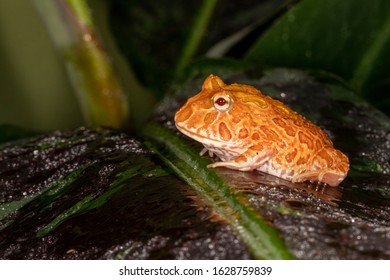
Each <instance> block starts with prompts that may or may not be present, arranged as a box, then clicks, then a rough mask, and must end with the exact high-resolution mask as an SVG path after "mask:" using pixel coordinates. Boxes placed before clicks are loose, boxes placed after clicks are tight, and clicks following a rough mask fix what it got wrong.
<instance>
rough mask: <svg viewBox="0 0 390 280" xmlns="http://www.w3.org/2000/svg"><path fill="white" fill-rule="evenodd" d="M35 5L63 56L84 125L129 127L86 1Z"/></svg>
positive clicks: (115, 78)
mask: <svg viewBox="0 0 390 280" xmlns="http://www.w3.org/2000/svg"><path fill="white" fill-rule="evenodd" d="M35 5H36V7H37V8H38V10H39V11H40V12H41V15H42V17H43V19H44V21H45V23H46V26H47V28H48V30H49V32H50V34H51V36H52V38H53V41H54V42H55V44H56V45H57V47H58V49H59V51H60V53H61V55H62V56H63V60H64V63H65V66H66V70H67V73H68V75H69V77H70V80H71V82H72V84H73V86H74V88H75V91H76V93H77V97H78V100H79V104H80V107H81V110H82V112H83V115H84V118H85V121H86V122H87V124H88V125H92V126H108V127H114V128H120V129H126V128H128V126H129V106H128V102H127V96H126V95H125V92H124V90H123V87H122V84H121V82H120V80H119V78H118V75H117V73H116V71H115V70H114V65H113V63H112V59H111V57H110V56H109V54H108V53H107V51H106V50H105V48H104V47H103V43H102V42H101V40H100V38H99V36H98V34H97V32H96V28H95V24H94V21H93V18H92V16H91V12H90V10H89V7H88V5H87V2H86V0H53V1H41V0H35Z"/></svg>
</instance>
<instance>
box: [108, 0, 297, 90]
mask: <svg viewBox="0 0 390 280" xmlns="http://www.w3.org/2000/svg"><path fill="white" fill-rule="evenodd" d="M284 2H290V1H286V0H267V1H261V2H259V1H256V0H249V1H244V2H233V1H228V0H219V1H215V0H212V1H209V0H204V1H186V2H183V1H181V0H169V1H168V0H162V1H159V2H158V3H157V2H156V1H153V0H144V1H124V0H114V1H111V3H112V4H111V5H112V14H113V16H112V20H111V26H112V31H113V33H114V35H115V37H116V39H117V42H118V45H119V47H120V49H121V50H122V52H123V54H124V55H125V56H126V58H127V60H128V62H129V64H130V66H131V67H132V68H133V69H134V70H135V72H136V75H137V76H138V79H139V80H140V81H141V82H142V84H144V85H145V86H147V87H148V88H151V89H152V90H153V91H154V92H155V93H156V94H158V95H159V96H162V95H163V94H164V93H165V92H166V86H167V85H169V84H170V82H171V81H172V79H173V78H174V76H175V75H176V74H181V70H183V69H185V67H186V66H187V65H188V64H189V63H190V62H191V61H193V60H195V59H199V58H203V57H204V56H221V55H222V54H224V53H226V52H228V51H229V49H230V48H231V47H232V46H234V45H235V44H237V43H238V42H240V41H241V40H243V38H244V37H245V36H246V35H247V34H248V33H249V32H250V31H251V30H253V29H254V28H255V27H258V26H259V25H260V24H261V23H264V19H268V18H269V16H270V14H274V13H275V11H277V10H278V9H279V6H280V5H282V3H284ZM156 23H158V24H156ZM232 36H233V37H232ZM226 39H228V40H226ZM220 43H221V44H220ZM240 49H246V47H245V48H243V47H241V48H240ZM209 51H210V52H209Z"/></svg>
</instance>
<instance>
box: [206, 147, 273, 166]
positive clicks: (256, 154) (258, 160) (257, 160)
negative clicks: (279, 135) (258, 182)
mask: <svg viewBox="0 0 390 280" xmlns="http://www.w3.org/2000/svg"><path fill="white" fill-rule="evenodd" d="M272 156H273V152H272V150H269V149H267V150H264V149H263V148H262V147H259V146H253V147H250V148H249V149H248V150H246V151H245V152H244V153H242V154H241V155H239V156H238V157H237V158H235V159H232V160H227V161H219V162H214V163H211V164H209V165H207V167H211V168H215V167H227V168H230V169H236V170H240V171H250V170H255V169H257V168H259V167H260V166H262V165H263V164H265V163H266V162H267V161H269V160H270V159H271V158H272Z"/></svg>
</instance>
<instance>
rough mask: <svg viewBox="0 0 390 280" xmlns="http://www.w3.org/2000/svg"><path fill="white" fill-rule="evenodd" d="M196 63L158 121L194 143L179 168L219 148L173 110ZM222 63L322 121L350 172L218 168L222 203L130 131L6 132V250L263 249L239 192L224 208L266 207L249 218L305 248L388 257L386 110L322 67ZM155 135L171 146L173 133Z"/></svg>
mask: <svg viewBox="0 0 390 280" xmlns="http://www.w3.org/2000/svg"><path fill="white" fill-rule="evenodd" d="M206 64H207V63H206ZM205 69H207V67H205ZM245 69H246V68H245ZM189 73H192V74H189V75H190V76H191V75H192V77H191V78H189V79H188V80H187V82H182V83H180V84H177V85H176V86H175V87H172V88H171V95H170V96H169V97H167V98H166V99H165V100H164V102H163V103H162V104H161V106H160V107H159V108H158V110H156V114H155V116H154V120H153V121H152V122H153V125H155V126H160V127H161V128H163V129H164V130H167V131H169V134H172V135H174V137H173V136H172V137H171V138H169V137H168V138H167V139H166V141H167V142H166V143H165V144H167V145H168V144H169V143H170V144H172V143H173V144H174V143H175V142H174V141H173V140H174V139H176V140H175V141H179V142H180V143H183V144H185V146H186V147H187V146H188V147H189V148H188V149H190V150H189V152H188V155H187V158H183V159H182V160H181V161H177V162H176V163H175V167H177V168H179V169H180V168H181V166H182V165H183V164H188V162H189V163H190V164H192V165H194V163H195V162H196V161H198V160H202V161H205V162H210V161H212V160H213V159H212V158H209V157H208V156H204V157H202V158H200V157H199V156H198V155H197V153H198V151H200V150H201V145H200V144H199V143H196V142H194V141H192V140H190V139H188V138H187V137H185V136H184V135H181V134H180V133H179V132H178V131H177V130H176V129H175V127H174V123H173V114H174V112H175V111H176V110H177V109H178V107H179V106H181V105H182V104H183V103H184V101H185V100H186V98H187V97H189V96H192V95H194V94H195V93H196V92H197V91H199V90H200V86H201V82H202V80H203V78H204V77H205V76H206V75H207V74H208V73H207V74H202V72H201V71H200V72H189ZM224 73H225V74H224V77H223V78H224V80H225V81H226V82H227V83H231V82H237V83H246V84H252V85H254V86H256V87H258V88H260V89H262V90H263V92H264V93H266V94H269V95H272V96H273V97H275V98H278V99H280V100H281V101H283V102H285V103H287V104H288V105H290V106H291V107H292V108H293V109H295V110H296V111H298V112H300V113H301V114H303V115H305V116H306V117H307V118H309V119H311V120H312V121H314V122H315V123H317V124H318V125H319V126H321V127H322V128H323V129H324V130H325V131H326V132H327V133H328V134H329V135H330V136H331V138H332V139H333V141H334V143H335V146H336V147H337V148H340V149H341V150H342V151H344V152H345V153H347V154H348V156H349V158H350V160H351V171H350V173H349V175H348V177H347V178H346V180H345V181H344V182H343V183H342V184H341V185H340V186H339V187H338V188H331V187H328V186H324V185H313V184H306V183H301V184H293V183H291V182H288V181H285V180H282V179H279V178H276V177H274V176H270V175H266V174H263V173H260V172H239V171H234V170H229V169H224V168H218V169H215V170H213V171H215V172H216V176H218V177H219V178H220V179H222V180H223V181H224V182H225V183H226V185H227V188H228V189H226V190H225V191H224V192H220V193H218V197H217V196H216V195H217V194H213V191H212V190H211V191H210V190H209V191H210V192H209V194H211V195H212V197H213V198H216V197H217V200H215V201H217V202H218V205H217V206H216V205H214V204H213V202H212V203H210V200H208V199H205V196H204V194H202V192H201V191H200V190H199V189H194V188H192V187H190V186H189V185H187V183H185V182H184V181H182V180H181V179H179V177H177V176H176V175H175V173H174V172H172V171H171V170H174V171H175V170H177V169H175V168H173V169H169V168H167V166H166V162H164V161H162V160H161V158H158V157H157V155H156V154H152V153H151V152H150V151H149V150H147V149H146V146H145V145H144V144H141V142H139V141H137V140H135V139H134V138H132V137H129V136H128V135H126V134H124V133H119V132H115V131H111V130H107V129H96V130H91V129H86V128H79V129H76V130H71V131H57V132H53V133H50V134H46V135H41V136H37V137H35V138H30V139H24V140H19V141H17V142H8V143H5V144H2V145H1V146H0V258H1V259H111V258H113V259H247V258H254V257H255V256H261V254H262V253H263V252H254V251H253V250H256V248H254V247H252V246H250V243H248V239H247V238H245V236H244V235H242V234H243V233H242V232H239V231H236V230H235V227H234V226H232V225H233V224H234V223H236V222H240V221H239V219H242V217H243V216H242V213H241V212H240V213H239V212H234V211H236V210H235V208H234V204H233V205H230V206H229V207H230V208H231V209H230V210H229V211H230V212H229V211H227V212H226V213H225V214H224V215H225V216H223V215H221V212H220V210H221V209H224V207H226V205H229V203H230V202H229V201H230V199H231V198H232V197H236V198H237V199H238V200H237V201H238V204H237V205H238V208H239V209H250V211H253V213H257V215H252V214H251V215H249V216H248V217H249V218H250V219H252V220H249V222H251V221H252V222H256V221H257V219H259V217H260V218H261V219H262V220H263V221H264V222H265V224H266V225H267V226H269V227H271V228H272V231H270V232H273V234H275V236H276V240H278V239H279V238H280V239H281V240H283V243H284V244H285V246H286V247H287V249H288V250H289V251H290V253H291V254H293V255H294V256H295V257H296V258H299V259H390V245H389V244H390V242H389V241H390V215H389V213H390V175H389V173H390V155H389V153H388V151H389V150H390V137H389V135H390V133H389V132H390V129H389V120H388V118H387V117H385V116H384V115H383V114H381V113H379V112H378V111H377V110H375V109H373V108H372V107H370V106H369V105H367V103H365V102H363V101H362V100H361V99H359V98H357V97H356V95H355V94H354V93H353V92H352V91H351V90H350V89H348V88H347V87H345V86H344V85H343V84H341V83H340V81H339V80H337V79H334V77H331V76H327V75H323V74H321V73H320V74H319V73H307V72H302V71H296V70H288V69H274V70H270V71H265V72H262V73H259V72H258V71H254V70H250V69H247V70H242V69H238V68H235V67H234V69H232V70H228V69H225V70H224ZM141 140H142V139H141ZM148 141H151V143H152V144H153V145H154V146H155V147H158V150H157V152H158V153H161V154H163V155H168V154H166V153H167V151H166V148H163V147H162V146H164V143H157V141H155V142H152V141H153V140H151V139H148ZM172 141H173V142H172ZM179 142H178V143H179ZM145 143H147V142H145ZM153 145H152V146H153ZM161 145H162V146H161ZM148 147H151V146H150V145H148ZM186 161H188V162H187V163H186ZM171 167H172V166H171ZM175 172H176V171H175ZM202 172H203V171H202ZM204 172H206V173H205V174H206V175H205V176H206V177H205V178H207V169H206V171H204ZM176 174H177V173H176ZM194 174H196V173H194ZM193 179H194V180H199V179H200V178H197V177H193ZM220 179H218V180H220ZM218 207H219V208H218ZM221 207H222V208H221ZM238 208H237V209H238ZM226 209H227V208H226ZM232 210H233V211H232ZM240 211H241V210H240ZM245 211H247V210H245ZM248 213H249V212H248ZM250 213H252V212H250ZM228 221H229V222H228ZM232 221H234V223H232ZM257 238H259V236H258V237H257ZM260 240H262V239H261V238H260ZM262 241H263V240H262Z"/></svg>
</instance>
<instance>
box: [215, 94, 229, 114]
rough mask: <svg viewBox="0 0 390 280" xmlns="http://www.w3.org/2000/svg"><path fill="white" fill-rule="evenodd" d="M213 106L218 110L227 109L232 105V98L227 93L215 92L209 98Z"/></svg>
mask: <svg viewBox="0 0 390 280" xmlns="http://www.w3.org/2000/svg"><path fill="white" fill-rule="evenodd" d="M211 101H212V103H213V106H214V108H215V109H217V110H218V111H227V110H229V109H230V107H231V106H232V103H233V100H232V99H231V97H230V96H229V95H226V94H224V95H222V94H215V95H214V96H213V97H212V99H211Z"/></svg>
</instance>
